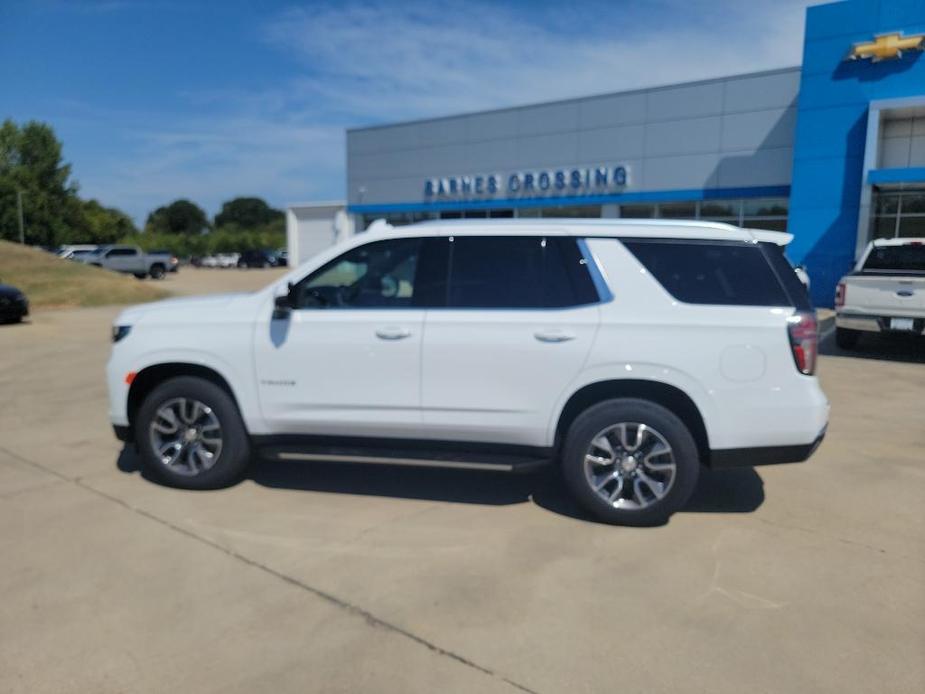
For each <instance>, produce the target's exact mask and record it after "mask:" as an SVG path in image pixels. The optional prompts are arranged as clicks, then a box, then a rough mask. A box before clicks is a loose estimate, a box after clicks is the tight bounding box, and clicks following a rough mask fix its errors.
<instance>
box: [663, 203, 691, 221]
mask: <svg viewBox="0 0 925 694" xmlns="http://www.w3.org/2000/svg"><path fill="white" fill-rule="evenodd" d="M658 216H659V217H661V218H663V219H695V218H696V217H697V203H696V202H663V203H661V204H660V205H659V206H658Z"/></svg>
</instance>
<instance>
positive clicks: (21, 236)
mask: <svg viewBox="0 0 925 694" xmlns="http://www.w3.org/2000/svg"><path fill="white" fill-rule="evenodd" d="M16 212H17V214H18V216H19V243H20V244H22V245H25V243H26V235H25V233H24V231H23V224H22V191H21V190H19V189H18V188H17V189H16Z"/></svg>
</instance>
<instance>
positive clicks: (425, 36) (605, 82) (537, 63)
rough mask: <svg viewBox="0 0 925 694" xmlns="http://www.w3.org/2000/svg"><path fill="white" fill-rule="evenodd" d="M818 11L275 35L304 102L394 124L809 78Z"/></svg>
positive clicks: (670, 5) (602, 13) (747, 10)
mask: <svg viewBox="0 0 925 694" xmlns="http://www.w3.org/2000/svg"><path fill="white" fill-rule="evenodd" d="M806 4H807V2H805V0H789V1H779V2H774V3H757V2H756V3H752V2H740V1H738V0H719V1H716V2H701V3H697V2H680V1H679V0H675V1H672V2H667V3H664V2H663V3H654V4H645V5H643V4H642V3H633V4H623V5H622V6H621V5H620V4H615V3H610V4H607V5H600V6H594V7H591V8H590V9H588V10H587V11H585V12H582V13H577V12H576V11H574V10H572V9H564V10H545V11H537V10H536V9H535V7H536V6H535V5H530V6H529V8H530V9H528V8H527V6H525V7H523V8H522V9H520V10H517V9H515V8H513V7H510V6H504V5H500V4H488V3H483V2H467V3H459V2H450V3H410V4H408V3H406V4H401V5H394V4H384V3H375V4H347V5H340V6H328V7H320V8H318V7H316V8H312V9H292V10H289V11H287V12H285V13H283V14H282V15H280V16H279V17H278V18H276V19H275V20H274V21H272V22H271V23H270V24H269V25H268V26H267V28H266V36H267V39H268V40H269V41H271V42H272V43H274V44H275V45H278V46H280V47H281V48H283V49H285V50H290V51H292V52H294V54H295V55H297V56H298V57H300V58H301V59H302V61H303V64H304V65H305V66H306V67H307V68H308V70H309V73H310V74H309V75H308V76H306V77H305V78H303V79H302V80H299V81H298V82H297V83H295V84H293V85H292V98H293V100H295V101H302V100H304V101H308V100H310V99H311V98H318V99H322V100H323V102H324V103H325V105H326V108H328V109H331V110H332V111H335V112H338V113H341V114H343V115H344V116H346V117H353V118H359V119H363V120H366V121H371V122H381V121H383V120H389V119H395V118H416V117H422V116H428V115H438V114H451V113H454V112H459V111H468V110H476V109H483V108H494V107H503V106H510V105H514V104H522V103H530V102H533V101H546V100H553V99H562V98H567V97H573V96H583V95H588V94H597V93H601V92H607V91H618V90H624V89H632V88H637V87H648V86H653V85H657V84H664V83H673V82H681V81H687V80H694V79H701V78H706V77H715V76H721V75H728V74H734V73H738V72H749V71H753V70H761V69H769V68H776V67H785V66H790V65H796V64H798V63H799V61H800V50H801V47H802V38H803V32H802V27H803V14H804V10H803V8H804V7H805V5H806Z"/></svg>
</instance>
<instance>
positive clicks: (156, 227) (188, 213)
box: [145, 199, 209, 234]
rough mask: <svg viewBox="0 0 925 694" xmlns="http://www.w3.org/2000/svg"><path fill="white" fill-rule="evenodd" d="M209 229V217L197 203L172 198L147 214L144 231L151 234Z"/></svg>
mask: <svg viewBox="0 0 925 694" xmlns="http://www.w3.org/2000/svg"><path fill="white" fill-rule="evenodd" d="M208 230H209V218H208V217H207V216H206V213H205V212H204V211H203V209H202V208H201V207H199V205H197V204H196V203H194V202H190V201H189V200H184V199H180V200H174V201H173V202H172V203H170V204H169V205H166V206H164V207H158V208H157V209H156V210H154V212H152V213H151V214H149V215H148V220H147V221H146V222H145V231H146V232H150V233H153V234H202V233H204V232H206V231H208Z"/></svg>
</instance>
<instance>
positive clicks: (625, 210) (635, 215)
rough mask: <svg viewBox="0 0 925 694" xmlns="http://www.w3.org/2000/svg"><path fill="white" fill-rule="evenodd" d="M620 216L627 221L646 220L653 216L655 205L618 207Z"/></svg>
mask: <svg viewBox="0 0 925 694" xmlns="http://www.w3.org/2000/svg"><path fill="white" fill-rule="evenodd" d="M620 216H621V217H626V218H627V219H648V218H650V217H654V216H655V205H620Z"/></svg>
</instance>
